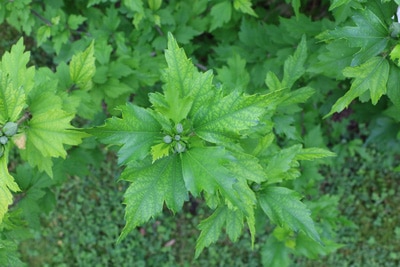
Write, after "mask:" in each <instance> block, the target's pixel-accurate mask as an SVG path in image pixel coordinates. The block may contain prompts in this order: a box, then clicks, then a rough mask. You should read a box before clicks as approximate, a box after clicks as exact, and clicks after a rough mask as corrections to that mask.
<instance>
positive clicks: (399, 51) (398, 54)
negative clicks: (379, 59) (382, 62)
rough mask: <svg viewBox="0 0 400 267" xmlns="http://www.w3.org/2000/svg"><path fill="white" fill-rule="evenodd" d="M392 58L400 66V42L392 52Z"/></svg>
mask: <svg viewBox="0 0 400 267" xmlns="http://www.w3.org/2000/svg"><path fill="white" fill-rule="evenodd" d="M390 59H391V60H392V61H393V62H394V63H396V64H397V66H399V67H400V44H397V45H396V46H395V47H394V48H393V49H392V51H391V52H390Z"/></svg>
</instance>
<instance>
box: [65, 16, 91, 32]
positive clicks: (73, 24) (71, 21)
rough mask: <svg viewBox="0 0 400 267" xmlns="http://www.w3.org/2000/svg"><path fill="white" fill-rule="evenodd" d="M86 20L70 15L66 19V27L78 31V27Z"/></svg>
mask: <svg viewBox="0 0 400 267" xmlns="http://www.w3.org/2000/svg"><path fill="white" fill-rule="evenodd" d="M86 20H87V18H85V17H83V16H81V15H74V14H71V15H69V17H68V26H69V27H70V28H71V29H72V30H76V29H78V27H79V25H81V24H82V23H83V22H85V21H86Z"/></svg>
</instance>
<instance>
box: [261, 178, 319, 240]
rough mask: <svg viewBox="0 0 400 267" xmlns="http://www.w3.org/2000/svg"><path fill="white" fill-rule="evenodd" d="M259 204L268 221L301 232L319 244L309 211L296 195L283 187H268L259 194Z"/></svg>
mask: <svg viewBox="0 0 400 267" xmlns="http://www.w3.org/2000/svg"><path fill="white" fill-rule="evenodd" d="M258 199H259V203H260V206H261V208H262V210H263V211H264V212H265V214H267V215H268V217H269V218H270V220H271V221H272V222H274V223H276V224H278V225H279V226H287V227H289V228H290V229H292V230H293V231H299V230H300V231H303V232H304V233H306V234H307V235H308V236H309V237H310V238H312V239H313V240H315V241H317V242H321V240H320V237H319V234H318V232H317V230H316V229H315V226H314V222H313V220H312V219H311V217H310V213H311V212H310V211H309V210H308V209H307V207H306V205H305V204H304V203H302V202H301V201H300V197H299V195H298V193H296V192H295V191H292V190H290V189H288V188H285V187H277V186H268V187H267V188H265V189H264V190H262V191H260V193H259V198H258Z"/></svg>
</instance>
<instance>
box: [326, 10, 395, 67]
mask: <svg viewBox="0 0 400 267" xmlns="http://www.w3.org/2000/svg"><path fill="white" fill-rule="evenodd" d="M352 19H353V21H354V22H355V24H356V26H355V27H353V26H345V27H343V28H338V29H336V30H333V31H331V32H329V33H328V34H327V35H326V37H328V39H334V40H335V39H342V38H344V39H346V40H347V41H348V44H349V45H350V47H360V48H361V49H360V50H359V51H358V53H357V54H356V55H355V56H354V57H353V60H352V66H356V65H359V64H361V63H364V62H365V61H367V60H368V59H369V58H371V57H374V56H376V55H378V54H380V53H381V52H382V51H383V50H384V49H385V48H386V46H387V44H388V40H389V39H388V38H387V37H388V36H389V31H388V27H387V26H386V25H385V23H384V21H382V19H381V18H380V17H378V16H377V15H376V14H374V13H373V12H372V11H371V10H370V9H365V10H362V11H358V12H355V15H354V16H353V17H352Z"/></svg>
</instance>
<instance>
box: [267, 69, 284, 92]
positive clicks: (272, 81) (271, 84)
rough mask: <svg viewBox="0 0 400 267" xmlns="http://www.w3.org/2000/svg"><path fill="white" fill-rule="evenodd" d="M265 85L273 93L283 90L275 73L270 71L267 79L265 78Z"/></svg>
mask: <svg viewBox="0 0 400 267" xmlns="http://www.w3.org/2000/svg"><path fill="white" fill-rule="evenodd" d="M265 84H266V85H267V87H268V89H269V90H271V91H278V90H281V89H283V85H282V83H281V82H280V81H279V79H278V77H277V76H276V74H275V73H273V72H271V71H268V73H267V77H266V78H265Z"/></svg>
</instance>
